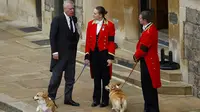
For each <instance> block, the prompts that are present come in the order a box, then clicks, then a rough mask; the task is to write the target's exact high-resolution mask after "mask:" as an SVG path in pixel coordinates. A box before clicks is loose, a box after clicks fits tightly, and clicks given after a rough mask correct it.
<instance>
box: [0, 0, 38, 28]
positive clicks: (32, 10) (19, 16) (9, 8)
mask: <svg viewBox="0 0 200 112" xmlns="http://www.w3.org/2000/svg"><path fill="white" fill-rule="evenodd" d="M0 14H1V15H7V16H9V17H10V18H12V19H13V20H19V21H23V22H26V23H27V24H29V25H32V26H34V25H37V17H36V2H35V0H0Z"/></svg>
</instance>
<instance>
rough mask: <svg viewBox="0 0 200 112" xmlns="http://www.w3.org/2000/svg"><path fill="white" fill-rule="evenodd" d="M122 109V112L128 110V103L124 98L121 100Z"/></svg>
mask: <svg viewBox="0 0 200 112" xmlns="http://www.w3.org/2000/svg"><path fill="white" fill-rule="evenodd" d="M120 100H121V109H120V112H124V111H125V110H126V108H127V101H126V100H125V99H124V98H121V99H120Z"/></svg>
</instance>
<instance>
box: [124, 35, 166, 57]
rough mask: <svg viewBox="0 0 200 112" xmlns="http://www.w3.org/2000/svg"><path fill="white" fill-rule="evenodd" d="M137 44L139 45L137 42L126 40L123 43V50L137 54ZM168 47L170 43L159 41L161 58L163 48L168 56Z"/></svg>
mask: <svg viewBox="0 0 200 112" xmlns="http://www.w3.org/2000/svg"><path fill="white" fill-rule="evenodd" d="M136 43H137V42H136V41H129V40H124V42H123V49H124V50H127V51H131V52H135V46H136ZM167 45H168V42H166V41H164V40H162V39H159V44H158V54H159V57H160V50H161V49H162V48H164V50H165V53H166V54H168V51H169V47H168V46H167Z"/></svg>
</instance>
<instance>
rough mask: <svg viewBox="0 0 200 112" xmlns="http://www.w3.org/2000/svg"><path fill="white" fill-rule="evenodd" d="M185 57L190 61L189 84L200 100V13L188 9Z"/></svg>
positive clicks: (185, 27)
mask: <svg viewBox="0 0 200 112" xmlns="http://www.w3.org/2000/svg"><path fill="white" fill-rule="evenodd" d="M184 47H185V57H186V58H187V60H188V62H189V63H188V72H189V74H188V77H189V83H190V84H192V85H193V95H194V96H196V97H198V98H200V11H199V10H196V9H192V8H188V7H187V8H186V21H185V25H184Z"/></svg>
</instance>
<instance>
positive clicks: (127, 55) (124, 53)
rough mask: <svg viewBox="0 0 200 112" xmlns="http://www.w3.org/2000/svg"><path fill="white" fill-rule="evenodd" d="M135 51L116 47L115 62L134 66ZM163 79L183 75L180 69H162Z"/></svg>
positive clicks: (83, 46)
mask: <svg viewBox="0 0 200 112" xmlns="http://www.w3.org/2000/svg"><path fill="white" fill-rule="evenodd" d="M79 50H80V51H81V52H84V50H85V45H84V44H81V47H80V49H79ZM132 56H133V52H131V51H128V50H125V49H120V48H118V49H116V52H115V63H116V64H120V65H123V66H126V67H129V68H132V66H133V64H134V63H133V58H132ZM135 70H137V71H139V70H140V67H139V63H138V65H137V67H136V69H135ZM160 72H161V79H163V80H167V81H181V79H182V75H181V72H180V70H161V71H160Z"/></svg>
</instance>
